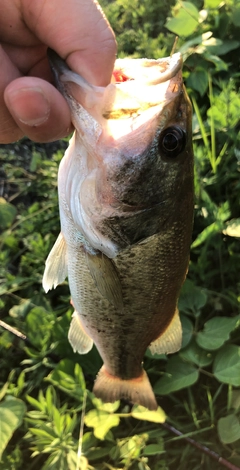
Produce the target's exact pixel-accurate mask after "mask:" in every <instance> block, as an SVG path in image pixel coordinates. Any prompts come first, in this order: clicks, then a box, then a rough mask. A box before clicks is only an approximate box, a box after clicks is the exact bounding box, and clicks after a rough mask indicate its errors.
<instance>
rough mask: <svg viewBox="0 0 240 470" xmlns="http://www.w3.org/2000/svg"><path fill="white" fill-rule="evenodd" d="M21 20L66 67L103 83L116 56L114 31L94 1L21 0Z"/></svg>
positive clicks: (95, 83)
mask: <svg viewBox="0 0 240 470" xmlns="http://www.w3.org/2000/svg"><path fill="white" fill-rule="evenodd" d="M21 7H22V15H23V20H24V22H25V23H26V24H27V26H28V28H29V29H30V30H31V31H32V32H33V33H34V34H35V35H36V36H37V37H38V38H39V39H40V40H41V41H42V42H43V43H44V44H46V45H48V46H49V47H51V48H52V49H54V50H55V51H56V52H57V53H58V54H59V55H60V56H61V57H62V58H63V59H65V60H67V63H68V65H69V67H70V68H71V69H72V70H74V71H75V72H78V73H80V74H81V75H82V76H83V77H84V78H85V79H86V80H88V81H89V82H90V83H92V84H93V85H97V86H106V85H107V84H108V83H109V82H110V80H111V75H112V70H113V66H114V61H115V58H116V57H115V56H116V41H115V37H114V33H113V31H112V29H111V27H110V25H109V23H108V21H107V19H106V17H105V16H104V14H103V12H102V10H101V8H100V6H99V4H98V3H97V1H96V0H68V1H67V2H66V0H34V2H33V1H32V0H22V1H21Z"/></svg>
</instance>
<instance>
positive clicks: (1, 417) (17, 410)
mask: <svg viewBox="0 0 240 470" xmlns="http://www.w3.org/2000/svg"><path fill="white" fill-rule="evenodd" d="M25 412H26V405H25V403H24V402H23V401H22V400H19V399H18V398H14V397H11V398H10V397H9V398H7V399H6V400H4V401H3V402H1V403H0V460H1V457H2V453H3V451H4V449H5V448H6V446H7V443H8V441H9V440H10V439H11V437H12V435H13V433H14V431H15V430H16V429H17V428H18V427H19V426H20V425H21V424H22V420H23V416H24V414H25Z"/></svg>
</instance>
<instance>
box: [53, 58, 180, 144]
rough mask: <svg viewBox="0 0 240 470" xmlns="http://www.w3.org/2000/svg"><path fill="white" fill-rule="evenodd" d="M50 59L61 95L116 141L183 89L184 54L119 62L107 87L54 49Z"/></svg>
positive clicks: (146, 119)
mask: <svg viewBox="0 0 240 470" xmlns="http://www.w3.org/2000/svg"><path fill="white" fill-rule="evenodd" d="M48 55H49V59H50V63H51V67H52V70H53V73H54V76H55V81H56V83H57V86H58V89H59V90H60V91H61V93H62V94H63V95H65V97H66V99H67V100H68V101H69V99H70V100H71V99H72V98H74V99H75V100H76V102H77V103H80V104H81V105H82V107H83V108H84V109H85V110H86V111H87V112H88V113H89V114H90V115H91V116H92V117H93V118H94V119H95V120H96V121H97V123H98V124H100V126H101V128H102V129H103V130H104V129H106V128H107V129H108V133H111V135H112V137H113V138H114V139H118V138H121V137H122V136H124V135H126V134H128V133H129V130H131V132H133V131H134V130H136V129H137V128H139V126H141V125H142V124H144V123H145V122H147V121H149V120H151V119H152V118H154V116H155V115H156V114H158V113H159V112H160V111H161V109H162V108H163V107H164V106H165V105H166V104H167V103H168V102H170V101H172V100H173V99H174V97H175V96H177V95H178V94H179V93H180V92H181V89H182V74H181V69H182V56H181V54H180V53H175V54H173V55H172V56H170V57H167V58H166V57H165V58H162V59H157V60H151V59H134V60H133V59H117V60H116V62H115V67H114V71H113V75H112V81H111V83H110V84H109V85H108V86H106V87H97V86H93V85H91V84H90V83H88V82H87V81H86V80H85V79H84V78H83V77H81V76H80V75H78V74H77V73H75V72H73V71H72V70H70V69H69V68H68V66H67V65H66V63H65V62H64V61H63V60H62V59H61V58H60V57H59V56H58V55H57V54H56V53H55V52H54V51H52V50H51V49H49V50H48ZM124 121H125V122H124ZM73 124H74V125H75V123H73ZM75 127H76V126H75Z"/></svg>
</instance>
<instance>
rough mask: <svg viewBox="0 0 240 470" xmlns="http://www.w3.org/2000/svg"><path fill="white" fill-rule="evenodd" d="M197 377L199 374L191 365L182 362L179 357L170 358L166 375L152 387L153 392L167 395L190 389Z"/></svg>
mask: <svg viewBox="0 0 240 470" xmlns="http://www.w3.org/2000/svg"><path fill="white" fill-rule="evenodd" d="M198 375H199V372H198V370H197V369H196V368H195V367H194V366H193V365H191V364H188V363H186V362H184V361H183V360H182V359H181V358H180V357H179V356H174V357H171V358H170V359H169V360H168V364H167V367H166V373H165V374H164V376H163V377H162V378H161V379H159V380H158V381H157V382H156V384H155V386H154V392H155V393H156V394H159V395H167V394H168V393H172V392H176V391H177V390H181V389H182V388H185V387H190V385H193V384H194V383H195V382H196V381H197V379H198Z"/></svg>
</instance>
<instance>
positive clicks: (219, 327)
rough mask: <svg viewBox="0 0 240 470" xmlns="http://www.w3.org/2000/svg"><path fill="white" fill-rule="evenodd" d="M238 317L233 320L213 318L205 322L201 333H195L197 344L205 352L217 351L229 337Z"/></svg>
mask: <svg viewBox="0 0 240 470" xmlns="http://www.w3.org/2000/svg"><path fill="white" fill-rule="evenodd" d="M239 318H240V316H237V317H235V318H228V317H214V318H211V320H209V321H207V322H206V323H205V325H204V329H203V331H200V332H199V333H197V336H196V341H197V344H198V345H199V346H200V347H201V348H203V349H207V350H210V351H212V350H215V349H219V348H220V347H221V346H222V345H223V344H224V343H225V341H227V340H228V339H229V337H230V333H231V331H233V330H234V329H235V328H236V326H237V323H238V321H239Z"/></svg>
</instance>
